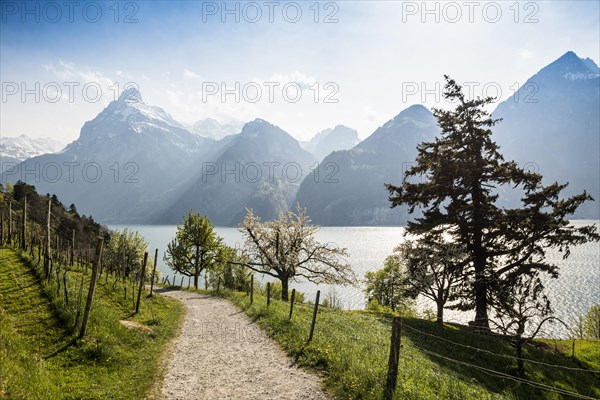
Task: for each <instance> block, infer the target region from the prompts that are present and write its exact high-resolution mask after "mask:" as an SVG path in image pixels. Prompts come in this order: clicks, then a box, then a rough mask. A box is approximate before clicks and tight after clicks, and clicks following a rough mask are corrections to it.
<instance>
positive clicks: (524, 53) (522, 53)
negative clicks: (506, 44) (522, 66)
mask: <svg viewBox="0 0 600 400" xmlns="http://www.w3.org/2000/svg"><path fill="white" fill-rule="evenodd" d="M519 55H520V56H521V58H522V59H524V60H527V59H528V58H531V56H532V55H533V53H532V52H531V51H529V50H527V49H523V50H521V51H520V52H519Z"/></svg>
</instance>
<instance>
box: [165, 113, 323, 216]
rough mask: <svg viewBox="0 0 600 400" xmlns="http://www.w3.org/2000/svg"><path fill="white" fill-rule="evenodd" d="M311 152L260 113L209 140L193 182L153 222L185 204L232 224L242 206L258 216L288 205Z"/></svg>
mask: <svg viewBox="0 0 600 400" xmlns="http://www.w3.org/2000/svg"><path fill="white" fill-rule="evenodd" d="M315 162H316V160H315V158H314V157H313V156H312V155H311V154H310V153H308V152H307V151H305V150H303V149H302V148H301V147H300V145H299V144H298V142H297V141H296V139H294V138H293V137H292V136H291V135H290V134H288V133H287V132H285V131H283V130H282V129H281V128H279V127H277V126H274V125H272V124H270V123H269V122H267V121H264V120H262V119H255V120H254V121H252V122H249V123H247V124H246V125H244V127H243V129H242V131H241V132H240V133H239V134H236V135H234V136H228V137H226V138H224V139H222V140H221V141H219V142H216V143H215V144H213V146H212V148H211V150H210V153H209V154H208V155H207V156H206V157H205V158H204V159H203V162H202V165H201V166H200V168H199V170H198V172H197V175H196V177H195V179H194V180H193V183H192V184H191V185H189V186H187V187H185V188H184V190H182V191H181V193H180V195H179V196H178V197H177V198H176V199H175V200H174V201H173V203H172V204H170V205H169V207H167V208H166V212H164V213H162V214H160V215H158V217H157V219H156V221H155V222H158V223H175V222H179V221H180V220H181V217H182V216H183V215H184V214H185V213H186V212H187V211H188V210H189V209H194V210H195V211H196V212H201V213H203V214H206V215H208V216H209V217H210V218H211V220H212V221H213V222H214V223H215V224H217V225H228V226H231V225H237V224H238V223H240V222H241V220H242V219H243V217H244V215H245V213H246V208H252V209H254V211H255V213H256V214H257V215H258V216H260V217H261V218H264V219H271V218H276V217H277V216H278V215H279V213H280V212H281V211H286V210H287V209H288V208H289V207H290V206H292V205H293V203H294V200H295V197H296V192H297V190H298V187H299V184H300V182H301V181H302V178H303V177H304V176H305V175H307V174H308V173H309V171H310V170H309V168H310V167H311V165H314V164H315Z"/></svg>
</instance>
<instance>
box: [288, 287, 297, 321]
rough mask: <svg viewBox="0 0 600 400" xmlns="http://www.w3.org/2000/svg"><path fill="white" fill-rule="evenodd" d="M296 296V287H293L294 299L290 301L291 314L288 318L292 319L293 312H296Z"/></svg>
mask: <svg viewBox="0 0 600 400" xmlns="http://www.w3.org/2000/svg"><path fill="white" fill-rule="evenodd" d="M295 297H296V289H292V301H291V302H290V316H289V318H288V319H292V312H294V298H295Z"/></svg>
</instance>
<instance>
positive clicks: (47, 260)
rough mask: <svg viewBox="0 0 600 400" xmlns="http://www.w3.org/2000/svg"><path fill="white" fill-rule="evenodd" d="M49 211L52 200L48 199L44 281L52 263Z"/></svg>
mask: <svg viewBox="0 0 600 400" xmlns="http://www.w3.org/2000/svg"><path fill="white" fill-rule="evenodd" d="M9 204H10V203H9ZM51 210H52V199H51V198H48V215H47V217H46V250H45V253H46V254H44V272H45V273H46V279H49V278H50V263H51V262H52V255H51V254H50V215H51V214H52V213H51Z"/></svg>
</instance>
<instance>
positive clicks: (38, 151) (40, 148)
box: [0, 135, 65, 161]
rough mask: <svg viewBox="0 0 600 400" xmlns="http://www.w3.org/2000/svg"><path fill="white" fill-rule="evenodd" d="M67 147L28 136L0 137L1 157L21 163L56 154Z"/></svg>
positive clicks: (48, 139) (54, 141)
mask: <svg viewBox="0 0 600 400" xmlns="http://www.w3.org/2000/svg"><path fill="white" fill-rule="evenodd" d="M63 147H65V146H64V144H63V143H61V142H59V141H58V140H55V139H52V138H49V137H45V138H31V137H29V136H27V135H21V136H17V137H7V136H0V157H1V158H4V157H10V158H12V159H16V160H19V161H23V160H26V159H28V158H31V157H35V156H39V155H42V154H48V153H56V152H57V151H60V150H62V148H63Z"/></svg>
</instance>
